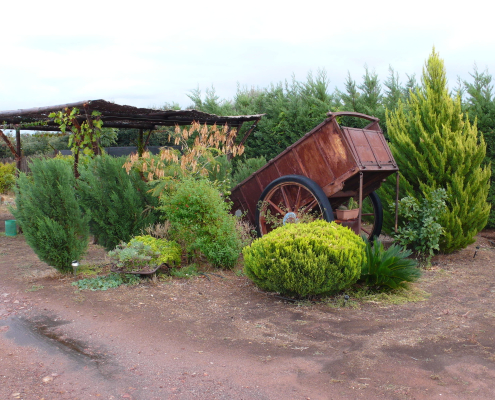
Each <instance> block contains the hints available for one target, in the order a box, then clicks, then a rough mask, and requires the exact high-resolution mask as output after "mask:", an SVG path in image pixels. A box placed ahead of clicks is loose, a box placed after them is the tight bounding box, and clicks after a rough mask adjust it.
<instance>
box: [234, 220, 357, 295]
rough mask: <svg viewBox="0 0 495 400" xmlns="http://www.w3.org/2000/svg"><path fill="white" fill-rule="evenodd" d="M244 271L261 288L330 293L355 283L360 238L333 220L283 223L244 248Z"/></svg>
mask: <svg viewBox="0 0 495 400" xmlns="http://www.w3.org/2000/svg"><path fill="white" fill-rule="evenodd" d="M243 254H244V270H245V273H246V275H247V276H248V277H249V278H250V279H251V280H252V281H253V282H254V283H255V284H256V285H257V286H259V287H260V288H261V289H264V290H267V291H272V292H279V293H281V294H285V295H289V296H294V297H307V296H311V295H324V294H331V293H334V292H337V291H339V290H342V289H344V288H346V287H349V286H350V285H352V284H354V283H355V282H356V281H357V280H358V278H359V276H360V274H361V266H362V264H363V262H364V260H365V257H366V255H365V244H364V242H363V240H362V239H361V238H360V237H359V236H357V235H356V234H355V233H354V232H352V231H351V230H350V229H349V228H345V227H343V226H341V225H338V224H336V223H335V222H331V223H329V222H326V221H315V222H311V223H308V224H286V225H284V226H282V227H280V228H277V229H275V230H273V231H272V232H270V233H268V234H267V235H264V236H263V237H262V238H260V239H257V240H255V241H254V242H253V243H252V244H251V246H249V247H246V248H244V250H243Z"/></svg>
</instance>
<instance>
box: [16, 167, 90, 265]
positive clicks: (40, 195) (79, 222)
mask: <svg viewBox="0 0 495 400" xmlns="http://www.w3.org/2000/svg"><path fill="white" fill-rule="evenodd" d="M30 169H31V176H28V175H26V174H24V173H21V174H20V176H19V179H18V180H17V189H16V205H17V209H16V210H14V211H13V213H14V216H15V217H16V219H17V220H18V221H19V223H20V225H21V227H22V230H23V232H24V236H25V238H26V242H27V244H29V246H30V247H31V248H32V249H33V250H34V252H35V253H36V254H37V256H38V257H39V259H40V260H42V261H45V262H46V263H48V264H49V265H51V266H52V267H55V268H56V269H57V270H59V271H60V272H63V273H68V272H72V267H71V262H72V261H73V260H80V259H81V257H82V255H83V254H84V253H85V251H86V248H87V246H88V218H87V217H85V216H84V215H83V212H82V210H81V208H80V207H79V204H78V201H77V196H76V180H75V178H74V173H73V172H72V166H71V164H70V163H69V162H67V161H66V160H61V159H46V160H44V159H35V160H33V162H32V163H31V164H30Z"/></svg>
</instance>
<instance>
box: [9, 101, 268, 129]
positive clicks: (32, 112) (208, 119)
mask: <svg viewBox="0 0 495 400" xmlns="http://www.w3.org/2000/svg"><path fill="white" fill-rule="evenodd" d="M74 107H77V108H78V109H79V110H80V111H81V114H82V116H81V117H80V119H81V121H82V120H83V119H84V114H87V115H91V113H92V112H93V111H98V112H100V113H101V117H100V118H101V120H102V121H103V126H104V127H106V128H138V129H147V130H148V129H155V127H157V126H175V125H190V124H191V123H192V122H193V121H196V122H199V123H201V124H204V123H206V124H207V125H213V124H217V125H224V124H228V125H230V126H233V127H237V128H240V126H241V125H242V124H243V123H244V122H247V121H258V120H259V119H260V118H261V117H262V116H263V114H256V115H239V116H229V117H222V116H218V115H214V114H207V113H204V112H201V111H197V110H154V109H150V108H138V107H132V106H126V105H120V104H115V103H111V102H109V101H106V100H84V101H78V102H76V103H68V104H60V105H55V106H47V107H36V108H29V109H20V110H9V111H0V124H2V125H3V127H4V128H5V129H8V127H7V125H11V126H12V128H11V129H20V130H36V131H58V130H59V127H58V125H57V124H56V123H54V122H53V120H52V119H51V118H49V117H48V115H49V114H50V113H51V112H55V111H62V110H64V109H66V108H74ZM30 123H43V125H36V126H29V124H30Z"/></svg>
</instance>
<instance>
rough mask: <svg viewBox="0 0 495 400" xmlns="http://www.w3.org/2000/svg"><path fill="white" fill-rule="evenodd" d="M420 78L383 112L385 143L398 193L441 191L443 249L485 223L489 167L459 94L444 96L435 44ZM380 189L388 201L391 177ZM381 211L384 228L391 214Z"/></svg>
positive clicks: (468, 238)
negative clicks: (392, 107) (405, 96)
mask: <svg viewBox="0 0 495 400" xmlns="http://www.w3.org/2000/svg"><path fill="white" fill-rule="evenodd" d="M421 81H422V85H421V87H420V88H418V89H417V90H416V91H415V92H411V95H410V99H409V100H408V101H407V102H406V104H399V107H398V109H397V110H396V111H394V112H391V113H388V112H387V127H388V135H389V138H390V148H391V150H392V154H393V155H394V157H395V160H396V161H397V164H398V165H399V169H400V175H401V184H400V193H401V197H404V196H411V197H414V198H416V199H421V198H425V197H426V198H427V197H428V196H429V195H430V194H431V192H432V191H433V190H435V189H440V188H444V189H445V190H446V191H447V196H448V197H447V200H446V203H447V211H446V212H445V213H444V214H443V215H442V217H441V218H440V224H441V225H442V227H443V228H444V231H445V234H444V236H442V238H441V241H440V251H443V252H447V253H449V252H452V251H455V250H458V249H461V248H464V247H466V246H467V245H469V244H470V243H473V242H474V236H475V235H476V234H477V233H478V232H479V231H480V230H481V229H483V227H484V226H485V225H486V222H487V219H488V215H489V212H490V205H489V204H488V203H487V201H486V199H487V195H488V189H489V179H490V173H491V172H490V166H485V167H482V162H483V159H484V157H485V152H486V145H485V141H484V140H483V135H480V134H478V130H477V128H476V123H474V124H471V123H470V122H469V119H468V118H467V116H466V115H464V114H463V113H462V109H461V99H460V97H459V96H456V97H455V98H452V97H451V96H450V94H449V90H448V87H447V78H446V73H445V67H444V63H443V60H441V59H440V58H439V55H438V53H436V52H435V49H433V52H432V54H431V55H430V57H429V58H428V61H427V62H426V64H425V67H424V69H423V76H422V79H421ZM392 181H393V182H392ZM382 189H383V190H381V193H380V195H381V196H382V198H384V200H388V201H389V202H392V199H394V198H395V177H393V179H389V181H388V182H387V185H385V186H384V187H383V188H382ZM385 211H386V212H388V215H386V216H385V225H386V228H388V229H389V230H390V228H391V226H392V220H393V218H392V215H391V214H390V210H388V209H387V208H385Z"/></svg>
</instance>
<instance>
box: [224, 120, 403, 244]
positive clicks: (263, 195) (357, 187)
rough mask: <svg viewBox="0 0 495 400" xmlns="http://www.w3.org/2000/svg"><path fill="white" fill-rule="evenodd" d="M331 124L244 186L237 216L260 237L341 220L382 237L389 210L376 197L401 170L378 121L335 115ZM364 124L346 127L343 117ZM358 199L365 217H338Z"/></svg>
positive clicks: (236, 192)
mask: <svg viewBox="0 0 495 400" xmlns="http://www.w3.org/2000/svg"><path fill="white" fill-rule="evenodd" d="M327 115H328V118H327V119H326V120H325V121H324V122H322V123H321V124H320V125H318V126H317V127H316V128H314V129H313V130H311V131H310V132H308V133H307V134H305V135H304V136H303V137H302V138H301V139H299V140H298V141H297V142H296V143H294V144H293V145H292V146H290V147H288V148H287V149H285V150H284V151H283V152H282V153H280V154H279V155H278V156H276V157H275V158H273V159H272V160H270V161H269V162H268V163H267V164H266V165H265V166H263V167H262V168H261V169H259V170H258V171H256V172H255V173H254V174H252V175H251V176H250V177H249V178H247V179H245V180H244V181H243V182H241V183H240V184H238V185H237V186H236V187H235V188H234V189H233V190H232V195H231V199H232V201H233V212H235V213H236V215H240V214H242V215H245V218H247V219H248V220H249V221H250V222H251V223H252V224H253V225H254V226H255V227H256V231H257V233H258V235H259V236H263V235H264V234H266V233H268V232H270V231H271V230H272V229H275V228H276V227H277V226H280V225H282V224H285V223H288V222H297V221H305V220H312V219H315V218H320V219H324V220H326V221H333V220H335V221H336V222H337V223H340V224H342V225H345V226H348V227H349V228H351V229H353V230H354V232H356V233H357V234H365V235H366V236H367V237H368V238H372V237H376V236H379V235H380V232H381V228H382V222H383V209H382V205H381V202H380V199H379V197H378V195H377V194H376V193H375V191H376V190H377V189H378V188H379V187H380V185H381V183H382V182H383V181H384V180H385V179H386V178H387V177H388V176H389V175H391V174H392V173H394V172H396V173H397V187H398V179H399V175H398V170H399V168H398V166H397V163H396V162H395V160H394V157H393V156H392V153H391V152H390V149H389V147H388V145H387V142H386V140H385V137H384V136H383V133H382V130H381V129H380V126H379V125H378V121H379V120H378V118H375V117H371V116H369V115H364V114H359V113H353V112H335V113H332V112H329V113H328V114H327ZM344 116H345V117H357V118H363V119H366V120H368V121H370V123H369V124H368V125H367V126H366V127H365V128H350V127H344V126H340V125H339V124H338V122H337V118H339V117H344ZM351 197H352V198H353V199H354V200H355V201H356V202H357V203H358V205H359V213H358V216H357V217H355V218H351V219H348V220H344V219H340V220H339V219H336V218H335V216H334V211H335V210H336V209H337V208H338V207H339V206H341V205H343V204H346V203H347V202H348V201H349V199H350V198H351Z"/></svg>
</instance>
